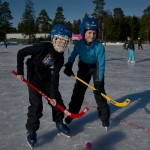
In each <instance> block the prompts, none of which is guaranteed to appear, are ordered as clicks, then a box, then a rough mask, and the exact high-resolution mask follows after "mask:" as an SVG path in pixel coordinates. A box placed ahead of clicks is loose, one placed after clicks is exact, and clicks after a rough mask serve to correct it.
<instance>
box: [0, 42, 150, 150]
mask: <svg viewBox="0 0 150 150" xmlns="http://www.w3.org/2000/svg"><path fill="white" fill-rule="evenodd" d="M25 46H27V45H24V46H23V45H13V46H8V50H7V51H5V50H4V48H3V46H0V150H28V149H30V148H29V146H28V145H27V143H26V129H25V123H26V119H27V118H26V114H27V108H28V105H29V103H28V92H27V87H26V85H25V84H24V83H22V82H19V81H18V80H17V79H16V78H15V76H13V75H12V74H11V71H12V70H16V54H17V51H18V50H19V49H20V48H22V47H25ZM135 47H136V63H135V65H130V64H128V63H127V60H128V51H126V50H124V49H123V46H122V45H120V44H116V45H115V44H113V45H112V44H111V45H106V47H105V48H106V73H105V88H106V92H107V95H108V96H110V97H112V98H113V99H116V100H117V101H124V100H125V99H126V98H130V99H131V101H132V102H131V104H130V105H129V106H127V107H125V108H118V107H115V106H113V105H112V104H110V108H111V113H112V114H111V120H110V121H111V125H110V129H109V131H106V130H105V129H104V128H103V127H102V126H101V122H100V120H99V119H98V116H97V112H96V103H95V100H94V96H93V93H92V90H91V89H89V88H88V90H87V92H86V95H85V101H84V104H83V107H85V106H87V107H89V109H90V111H89V112H88V113H87V114H86V115H85V116H84V117H82V118H80V119H76V120H74V121H73V122H72V124H71V125H70V129H71V135H72V137H71V138H67V137H64V136H62V135H60V136H58V135H57V133H58V132H57V130H56V127H55V123H53V122H52V119H51V118H52V117H51V108H50V107H49V105H48V104H47V101H46V100H45V99H44V98H43V103H44V111H43V113H44V116H43V117H42V118H41V120H40V121H41V126H40V129H39V130H38V132H37V134H38V144H37V145H36V147H35V149H37V150H86V147H85V144H86V142H88V141H89V142H91V143H92V148H91V150H149V149H150V45H143V47H144V51H138V50H137V45H136V46H135ZM67 57H68V53H67V52H66V53H65V60H67ZM77 60H78V59H76V62H75V63H74V67H73V70H74V72H75V73H76V71H77ZM63 70H64V68H63V69H62V70H61V73H60V87H59V89H60V91H61V93H62V97H63V99H64V103H65V104H66V106H67V107H68V103H69V100H70V97H71V94H72V90H73V86H74V82H75V79H74V78H73V77H67V76H65V75H64V73H63ZM90 84H92V81H91V83H90ZM92 85H93V84H92Z"/></svg>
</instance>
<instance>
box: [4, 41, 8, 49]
mask: <svg viewBox="0 0 150 150" xmlns="http://www.w3.org/2000/svg"><path fill="white" fill-rule="evenodd" d="M4 46H5V51H6V50H7V46H8V44H7V42H6V41H4Z"/></svg>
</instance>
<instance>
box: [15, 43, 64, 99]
mask: <svg viewBox="0 0 150 150" xmlns="http://www.w3.org/2000/svg"><path fill="white" fill-rule="evenodd" d="M27 56H31V59H29V58H28V61H27V65H28V67H30V70H32V74H33V75H36V76H37V77H38V79H39V81H40V82H43V81H44V83H46V82H48V81H50V82H51V94H50V95H51V98H55V97H56V94H57V91H58V86H59V72H60V69H61V68H62V66H63V64H64V55H63V53H58V52H56V51H55V50H54V47H53V45H52V43H50V42H43V43H39V44H35V45H33V46H28V47H25V48H23V49H21V50H19V51H18V53H17V73H18V74H19V75H24V59H25V57H27Z"/></svg>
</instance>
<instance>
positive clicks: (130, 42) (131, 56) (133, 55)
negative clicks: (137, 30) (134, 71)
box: [127, 37, 135, 64]
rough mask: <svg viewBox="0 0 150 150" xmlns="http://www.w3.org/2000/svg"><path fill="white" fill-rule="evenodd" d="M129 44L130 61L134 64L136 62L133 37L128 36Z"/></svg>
mask: <svg viewBox="0 0 150 150" xmlns="http://www.w3.org/2000/svg"><path fill="white" fill-rule="evenodd" d="M127 39H128V45H127V50H128V49H129V59H128V62H129V63H132V64H134V63H135V46H134V42H133V40H132V39H131V37H128V38H127Z"/></svg>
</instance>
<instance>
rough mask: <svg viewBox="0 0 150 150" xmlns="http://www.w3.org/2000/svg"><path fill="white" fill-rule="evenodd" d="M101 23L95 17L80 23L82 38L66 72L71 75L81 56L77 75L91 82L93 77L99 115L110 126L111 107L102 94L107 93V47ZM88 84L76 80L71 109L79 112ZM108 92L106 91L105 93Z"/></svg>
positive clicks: (70, 104) (67, 121) (103, 123)
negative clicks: (105, 74)
mask: <svg viewBox="0 0 150 150" xmlns="http://www.w3.org/2000/svg"><path fill="white" fill-rule="evenodd" d="M98 31H99V24H98V21H97V20H96V19H95V18H85V19H84V20H83V21H82V22H81V24H80V32H81V34H82V40H80V41H78V42H77V43H76V44H75V46H74V49H73V51H72V52H71V54H70V56H69V58H68V62H67V63H66V64H65V69H64V73H65V74H66V75H67V76H71V75H72V74H74V73H73V71H72V67H73V63H74V61H75V58H76V57H77V56H79V62H78V68H79V69H78V72H77V76H78V77H79V78H81V79H82V80H84V81H85V82H87V83H89V82H90V79H91V77H93V82H94V87H95V88H96V89H97V91H96V90H95V91H93V92H94V96H95V100H96V103H97V105H98V107H97V111H98V116H99V118H100V119H101V121H102V126H103V127H106V128H107V127H109V119H110V108H109V105H108V104H107V101H106V100H105V99H104V98H103V97H102V96H101V93H105V89H104V73H105V48H104V46H103V45H102V43H101V42H100V40H99V39H98ZM86 90H87V86H86V85H84V84H83V83H81V82H80V81H78V80H76V83H75V86H74V89H73V94H72V97H71V101H70V103H69V111H70V112H72V113H78V112H79V111H80V108H81V106H82V103H83V100H84V95H85V92H86ZM105 94H106V93H105ZM65 122H66V123H67V124H69V123H71V122H72V118H69V117H66V118H65Z"/></svg>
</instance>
